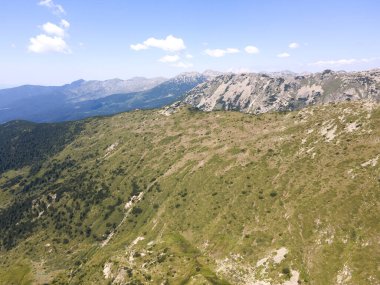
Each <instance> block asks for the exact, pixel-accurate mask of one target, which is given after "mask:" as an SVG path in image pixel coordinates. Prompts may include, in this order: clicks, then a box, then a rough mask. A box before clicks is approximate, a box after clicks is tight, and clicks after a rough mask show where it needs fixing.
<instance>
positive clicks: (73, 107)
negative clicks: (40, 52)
mask: <svg viewBox="0 0 380 285" xmlns="http://www.w3.org/2000/svg"><path fill="white" fill-rule="evenodd" d="M210 74H211V73H210V72H207V73H205V75H204V74H201V73H183V74H180V75H178V76H176V77H174V78H171V79H165V78H152V79H147V78H142V77H136V78H132V79H129V80H120V79H112V80H106V81H84V80H78V81H74V82H72V83H71V84H66V85H63V86H34V85H25V86H20V87H14V88H9V89H2V90H0V123H4V122H7V121H11V120H20V119H21V120H29V121H34V122H59V121H67V120H75V119H81V118H85V117H90V116H96V115H109V114H115V113H117V112H121V111H129V110H133V109H147V108H156V107H162V106H164V105H165V104H168V103H172V102H174V101H176V100H179V99H180V98H181V96H182V95H183V94H184V93H186V92H187V91H189V90H191V89H192V88H193V87H195V86H197V85H198V84H200V83H202V82H204V81H205V80H208V79H209V78H211V76H212V75H210Z"/></svg>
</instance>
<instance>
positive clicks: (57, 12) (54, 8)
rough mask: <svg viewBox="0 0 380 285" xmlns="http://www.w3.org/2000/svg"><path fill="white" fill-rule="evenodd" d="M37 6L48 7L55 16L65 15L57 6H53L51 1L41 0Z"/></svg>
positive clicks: (59, 6) (60, 7)
mask: <svg viewBox="0 0 380 285" xmlns="http://www.w3.org/2000/svg"><path fill="white" fill-rule="evenodd" d="M38 5H40V6H45V7H48V8H49V9H51V10H52V12H53V13H54V14H55V15H62V14H65V10H64V9H63V7H62V6H61V5H59V4H55V3H54V2H53V0H41V1H40V2H38Z"/></svg>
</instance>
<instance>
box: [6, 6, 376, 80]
mask: <svg viewBox="0 0 380 285" xmlns="http://www.w3.org/2000/svg"><path fill="white" fill-rule="evenodd" d="M379 13H380V1H378V0H360V1H359V0H328V1H327V0H265V1H264V0H260V1H258V0H161V1H160V0H134V1H132V0H12V1H10V0H0V87H5V86H16V85H21V84H41V85H61V84H65V83H69V82H72V81H74V80H78V79H85V80H105V79H110V78H121V79H127V78H131V77H134V76H144V77H158V76H160V77H161V76H162V77H172V76H175V75H176V74H179V73H181V72H189V71H199V72H202V71H204V70H208V69H211V70H218V71H227V72H262V71H268V72H272V71H282V70H290V71H294V72H316V71H320V70H324V69H333V70H347V71H350V70H365V69H371V68H378V67H380V17H379Z"/></svg>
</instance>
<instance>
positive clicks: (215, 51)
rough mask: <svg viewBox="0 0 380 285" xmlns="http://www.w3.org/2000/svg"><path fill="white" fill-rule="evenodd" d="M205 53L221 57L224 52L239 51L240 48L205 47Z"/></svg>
mask: <svg viewBox="0 0 380 285" xmlns="http://www.w3.org/2000/svg"><path fill="white" fill-rule="evenodd" d="M204 52H205V53H206V54H207V55H209V56H211V57H223V56H225V55H226V54H233V53H239V52H240V50H238V49H237V48H227V49H206V50H205V51H204Z"/></svg>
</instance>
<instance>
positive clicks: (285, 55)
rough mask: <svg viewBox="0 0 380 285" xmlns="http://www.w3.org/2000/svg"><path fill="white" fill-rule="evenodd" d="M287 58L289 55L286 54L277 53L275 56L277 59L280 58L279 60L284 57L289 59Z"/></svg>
mask: <svg viewBox="0 0 380 285" xmlns="http://www.w3.org/2000/svg"><path fill="white" fill-rule="evenodd" d="M289 56H290V54H288V53H287V52H283V53H279V54H278V55H277V57H280V58H285V57H289Z"/></svg>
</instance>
